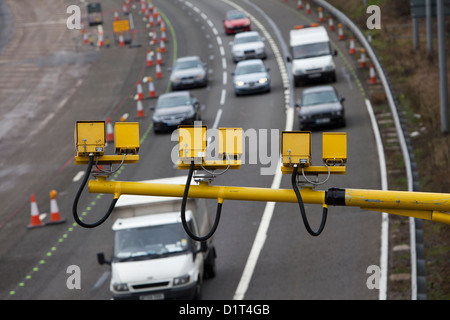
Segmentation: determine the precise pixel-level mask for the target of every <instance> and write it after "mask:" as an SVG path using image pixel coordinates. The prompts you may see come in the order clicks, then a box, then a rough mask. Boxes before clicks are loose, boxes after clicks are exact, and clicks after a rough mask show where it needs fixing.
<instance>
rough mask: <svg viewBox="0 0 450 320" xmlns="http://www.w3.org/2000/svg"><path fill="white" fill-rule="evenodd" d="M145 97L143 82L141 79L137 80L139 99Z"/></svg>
mask: <svg viewBox="0 0 450 320" xmlns="http://www.w3.org/2000/svg"><path fill="white" fill-rule="evenodd" d="M142 99H144V92H143V91H142V84H141V82H140V81H138V82H137V100H142Z"/></svg>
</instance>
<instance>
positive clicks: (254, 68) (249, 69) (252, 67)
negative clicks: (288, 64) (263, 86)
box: [234, 63, 266, 76]
mask: <svg viewBox="0 0 450 320" xmlns="http://www.w3.org/2000/svg"><path fill="white" fill-rule="evenodd" d="M265 71H266V68H265V67H264V66H263V65H262V64H259V63H258V64H246V65H241V66H239V67H238V68H236V71H235V73H234V74H235V75H237V76H239V75H243V74H250V73H258V72H265Z"/></svg>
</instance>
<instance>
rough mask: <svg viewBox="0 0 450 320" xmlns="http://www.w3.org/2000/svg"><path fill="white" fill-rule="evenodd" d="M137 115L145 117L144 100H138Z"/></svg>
mask: <svg viewBox="0 0 450 320" xmlns="http://www.w3.org/2000/svg"><path fill="white" fill-rule="evenodd" d="M137 117H138V118H142V117H145V114H144V107H143V106H142V101H140V100H138V102H137Z"/></svg>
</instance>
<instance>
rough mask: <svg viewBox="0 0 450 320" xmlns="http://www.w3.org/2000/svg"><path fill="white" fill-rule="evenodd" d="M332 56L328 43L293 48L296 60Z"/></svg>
mask: <svg viewBox="0 0 450 320" xmlns="http://www.w3.org/2000/svg"><path fill="white" fill-rule="evenodd" d="M330 54H331V48H330V44H329V43H328V42H318V43H312V44H305V45H299V46H295V47H292V57H293V58H294V59H305V58H313V57H320V56H327V55H330Z"/></svg>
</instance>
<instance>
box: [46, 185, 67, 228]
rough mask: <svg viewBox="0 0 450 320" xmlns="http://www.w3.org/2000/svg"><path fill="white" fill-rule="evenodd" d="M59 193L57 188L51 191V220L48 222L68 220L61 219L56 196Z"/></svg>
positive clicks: (55, 222) (54, 222) (56, 222)
mask: <svg viewBox="0 0 450 320" xmlns="http://www.w3.org/2000/svg"><path fill="white" fill-rule="evenodd" d="M57 195H58V192H56V190H52V191H50V212H51V217H50V222H49V223H48V224H58V223H63V222H65V221H66V220H64V219H61V216H60V214H59V208H58V203H57V202H56V196H57Z"/></svg>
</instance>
